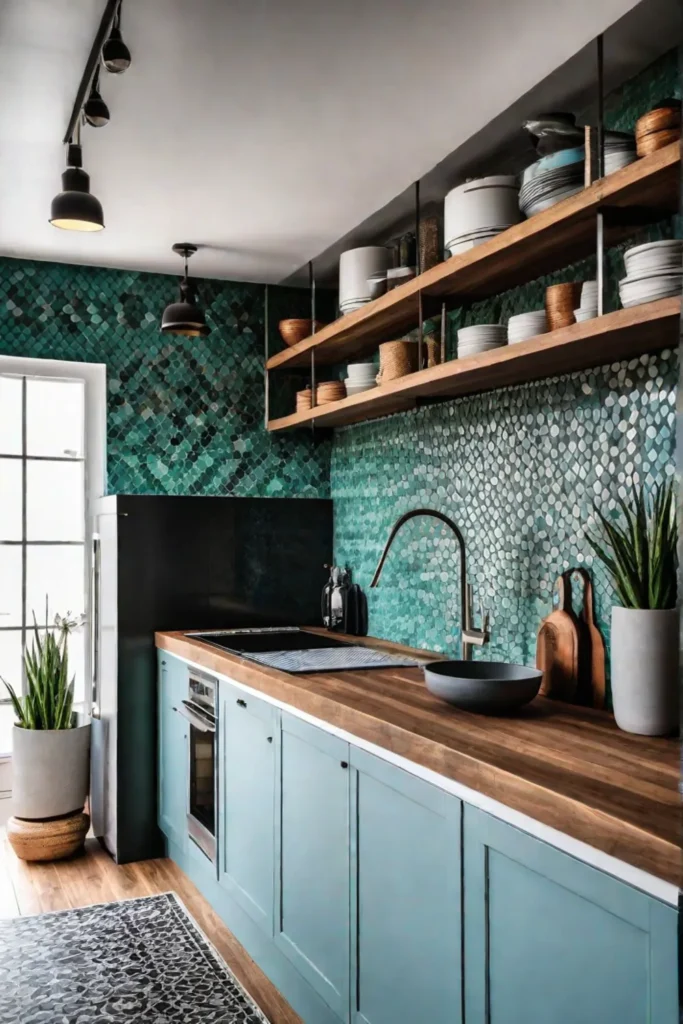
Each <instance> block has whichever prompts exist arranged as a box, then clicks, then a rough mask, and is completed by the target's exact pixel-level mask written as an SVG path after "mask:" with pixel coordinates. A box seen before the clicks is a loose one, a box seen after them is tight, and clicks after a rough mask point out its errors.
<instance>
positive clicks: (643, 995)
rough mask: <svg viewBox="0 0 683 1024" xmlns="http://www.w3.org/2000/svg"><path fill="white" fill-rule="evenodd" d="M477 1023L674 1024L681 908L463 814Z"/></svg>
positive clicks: (468, 958)
mask: <svg viewBox="0 0 683 1024" xmlns="http://www.w3.org/2000/svg"><path fill="white" fill-rule="evenodd" d="M464 856H465V871H464V923H465V1016H466V1020H467V1024H547V1022H548V1021H557V1022H558V1024H559V1022H561V1024H586V1022H587V1021H596V1022H598V1021H599V1022H600V1024H675V1022H676V1021H677V1020H678V1000H677V963H676V927H677V915H676V911H675V910H674V909H673V908H672V907H669V906H666V905H665V904H662V903H660V902H659V901H657V900H655V899H652V898H651V897H648V896H646V895H645V894H643V893H641V892H639V891H638V890H636V889H634V888H632V887H631V886H628V885H625V884H624V883H622V882H619V881H617V880H616V879H614V878H612V877H610V876H608V875H605V874H603V873H602V872H600V871H597V870H596V869H595V868H592V867H589V866H588V865H586V864H583V863H582V862H580V861H578V860H576V859H574V858H573V857H571V856H569V855H567V854H565V853H562V852H560V851H559V850H556V849H555V848H553V847H551V846H548V845H547V844H545V843H542V842H540V841H539V840H537V839H534V838H533V837H531V836H529V835H527V834H525V833H523V832H520V831H518V830H517V829H515V828H513V827H511V826H510V825H506V824H504V823H503V822H501V821H499V820H498V819H496V818H493V817H491V816H490V815H488V814H485V813H483V812H482V811H479V810H477V809H475V808H472V807H466V808H465V854H464Z"/></svg>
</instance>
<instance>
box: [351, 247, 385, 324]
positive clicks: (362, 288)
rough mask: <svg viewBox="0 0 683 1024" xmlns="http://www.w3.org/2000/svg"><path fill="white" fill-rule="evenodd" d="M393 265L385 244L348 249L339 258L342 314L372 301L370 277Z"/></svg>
mask: <svg viewBox="0 0 683 1024" xmlns="http://www.w3.org/2000/svg"><path fill="white" fill-rule="evenodd" d="M390 266H391V252H390V250H389V249H387V248H386V246H384V245H365V246H363V247H362V248H360V249H347V251H346V252H343V253H342V254H341V258H340V260H339V309H340V310H341V312H342V314H344V313H351V312H353V310H354V309H360V307H361V306H364V305H366V303H368V302H370V300H371V297H372V296H371V294H370V286H369V285H368V278H371V277H372V276H373V274H378V273H381V272H382V271H387V270H388V269H389V267H390Z"/></svg>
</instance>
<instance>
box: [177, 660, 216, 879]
mask: <svg viewBox="0 0 683 1024" xmlns="http://www.w3.org/2000/svg"><path fill="white" fill-rule="evenodd" d="M178 710H179V712H180V713H181V715H183V717H184V718H186V719H187V721H188V722H189V725H190V736H189V744H188V750H189V758H190V764H189V772H188V776H189V799H188V813H187V831H188V833H189V836H190V839H192V840H193V841H194V842H195V843H196V844H197V846H199V848H200V849H201V850H203V852H204V853H205V854H206V856H207V857H208V858H209V860H211V861H213V862H214V863H215V860H216V800H217V793H216V779H217V774H216V735H217V733H216V721H217V717H218V685H217V681H216V680H215V679H213V678H212V677H211V676H207V675H204V673H203V672H198V671H196V670H195V669H190V681H189V688H188V697H187V700H184V701H182V703H181V705H180V707H179V708H178Z"/></svg>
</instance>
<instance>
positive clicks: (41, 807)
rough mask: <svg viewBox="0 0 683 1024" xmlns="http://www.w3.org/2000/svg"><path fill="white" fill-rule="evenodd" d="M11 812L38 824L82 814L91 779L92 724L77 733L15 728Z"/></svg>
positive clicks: (72, 730)
mask: <svg viewBox="0 0 683 1024" xmlns="http://www.w3.org/2000/svg"><path fill="white" fill-rule="evenodd" d="M12 740H13V748H12V776H13V785H12V810H13V813H14V816H15V818H25V819H27V820H29V821H39V820H41V819H45V818H56V817H58V816H60V815H65V814H73V813H74V811H82V810H83V805H84V803H85V798H86V797H87V795H88V782H89V779H90V723H89V722H88V723H87V724H86V725H79V726H77V727H76V728H75V729H21V728H20V727H19V726H18V725H15V726H14V731H13V736H12Z"/></svg>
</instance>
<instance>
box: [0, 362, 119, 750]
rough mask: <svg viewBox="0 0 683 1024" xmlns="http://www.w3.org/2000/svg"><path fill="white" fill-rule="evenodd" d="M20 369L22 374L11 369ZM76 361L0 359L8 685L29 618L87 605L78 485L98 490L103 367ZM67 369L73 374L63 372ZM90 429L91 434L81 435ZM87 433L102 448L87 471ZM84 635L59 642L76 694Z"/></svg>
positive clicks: (83, 500)
mask: <svg viewBox="0 0 683 1024" xmlns="http://www.w3.org/2000/svg"><path fill="white" fill-rule="evenodd" d="M8 364H9V367H8V369H9V372H5V368H6V367H7V366H8ZM24 366H25V367H26V368H27V369H28V368H30V370H31V371H32V372H16V370H17V369H23V367H24ZM83 366H84V364H69V363H55V362H52V361H49V362H47V361H46V362H44V363H43V362H42V361H40V360H11V359H9V357H2V358H0V676H1V677H2V678H4V679H6V680H7V681H8V682H10V683H12V684H13V685H14V687H15V689H16V690H17V691H18V692H20V691H22V690H23V688H24V684H25V679H24V671H23V652H24V650H25V648H26V646H27V644H29V645H30V643H31V638H32V631H33V624H34V616H35V621H36V622H37V623H38V626H39V627H41V628H45V627H46V626H48V625H52V623H53V622H54V617H55V614H56V613H60V614H62V615H64V614H66V612H72V613H73V614H74V615H79V614H81V613H83V612H86V611H87V605H88V577H89V557H88V555H87V551H88V550H89V548H88V536H89V534H88V527H87V505H88V484H90V488H91V492H92V493H93V494H99V493H102V491H101V475H102V474H101V470H102V466H103V457H104V451H103V445H104V436H103V435H104V432H103V429H102V428H103V422H104V367H87V368H86V369H83ZM42 367H45V375H41V368H42ZM72 367H73V368H74V370H76V371H77V370H78V368H81V373H80V374H79V375H78V376H76V375H74V376H69V371H70V368H72ZM12 371H13V372H12ZM98 373H99V376H98ZM61 374H63V376H62V375H61ZM88 377H90V378H91V379H90V381H88V379H87V378H88ZM95 381H96V383H97V387H95V391H96V392H97V394H96V395H94V394H93V388H94V382H95ZM89 387H90V392H88V388H89ZM94 399H95V401H94ZM94 406H96V407H97V406H98V408H95V415H94V414H93V408H94ZM93 428H94V429H95V434H96V435H98V436H97V437H95V438H94V439H93V438H87V434H88V432H89V429H90V433H92V432H93ZM93 440H94V441H95V444H96V445H100V446H101V448H102V450H101V451H99V452H96V453H95V455H96V458H95V462H96V463H97V468H96V472H95V473H94V474H93V472H92V467H91V472H90V474H88V466H87V464H86V452H87V449H88V448H89V449H90V453H91V455H92V453H93V452H94V447H95V446H94V445H93V444H92V441H93ZM88 441H90V442H91V443H90V444H89V445H88V443H87V442H88ZM98 473H99V476H100V480H99V486H98V484H97V476H98ZM89 478H90V480H89ZM93 479H95V487H94V490H93ZM86 637H87V631H86V632H81V633H76V634H72V636H71V637H70V641H69V654H70V674H73V675H74V676H75V679H76V685H75V699H76V701H82V700H83V699H84V695H85V684H86V678H85V674H86V658H85V649H86ZM6 701H7V693H6V691H5V688H4V687H1V686H0V702H1V703H3V704H5V703H6ZM0 710H2V708H1V707H0ZM6 710H7V709H6ZM5 717H6V716H2V718H5ZM1 746H2V743H0V747H1Z"/></svg>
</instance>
